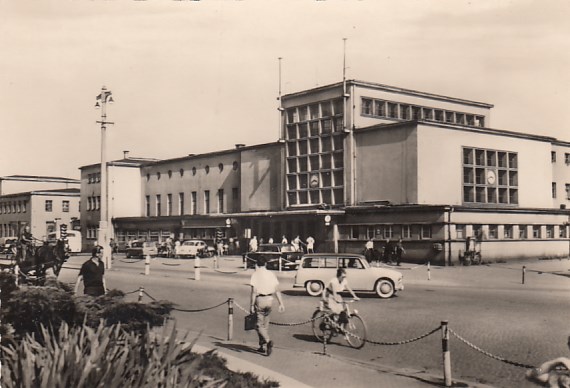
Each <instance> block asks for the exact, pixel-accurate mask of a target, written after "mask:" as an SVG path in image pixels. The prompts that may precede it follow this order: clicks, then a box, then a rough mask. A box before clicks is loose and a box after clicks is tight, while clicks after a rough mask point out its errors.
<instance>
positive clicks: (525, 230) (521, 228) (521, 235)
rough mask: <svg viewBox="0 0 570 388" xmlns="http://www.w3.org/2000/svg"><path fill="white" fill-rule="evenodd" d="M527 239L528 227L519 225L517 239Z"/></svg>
mask: <svg viewBox="0 0 570 388" xmlns="http://www.w3.org/2000/svg"><path fill="white" fill-rule="evenodd" d="M527 238H528V225H519V239H521V240H526V239H527Z"/></svg>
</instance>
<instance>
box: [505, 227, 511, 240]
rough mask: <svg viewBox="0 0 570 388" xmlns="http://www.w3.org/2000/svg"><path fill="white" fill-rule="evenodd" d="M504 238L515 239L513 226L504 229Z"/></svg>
mask: <svg viewBox="0 0 570 388" xmlns="http://www.w3.org/2000/svg"><path fill="white" fill-rule="evenodd" d="M504 231H505V233H504V238H505V239H512V238H513V226H512V225H505V229H504Z"/></svg>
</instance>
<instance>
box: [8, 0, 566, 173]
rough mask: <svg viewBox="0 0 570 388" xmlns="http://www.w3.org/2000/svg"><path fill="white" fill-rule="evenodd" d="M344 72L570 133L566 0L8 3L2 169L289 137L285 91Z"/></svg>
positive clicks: (511, 121) (524, 127) (176, 153)
mask: <svg viewBox="0 0 570 388" xmlns="http://www.w3.org/2000/svg"><path fill="white" fill-rule="evenodd" d="M343 38H347V44H346V55H347V67H348V69H347V78H348V79H359V80H363V81H370V82H378V83H382V84H387V85H392V86H399V87H404V88H410V89H415V90H421V91H425V92H430V93H436V94H443V95H448V96H452V97H458V98H463V99H468V100H475V101H480V102H486V103H491V104H494V105H495V107H494V108H493V110H492V113H491V126H492V127H493V128H497V129H506V130H511V131H518V132H525V133H535V134H539V135H547V136H553V137H556V138H559V139H561V140H566V141H570V106H569V102H570V2H569V1H567V0H560V1H550V0H538V1H530V0H517V1H503V0H491V1H486V0H472V1H462V0H421V1H412V0H400V1H396V0H390V1H384V0H362V1H356V0H344V1H341V0H325V1H313V0H302V1H301V0H281V1H274V0H243V1H233V0H225V1H214V0H202V1H158V0H149V1H98V0H95V1H82V0H74V1H67V0H43V1H29V0H18V1H16V0H0V88H1V89H0V118H1V122H0V135H1V137H0V139H1V140H0V147H1V148H0V176H5V175H16V174H18V175H19V174H23V175H49V176H62V177H69V178H79V170H78V168H79V167H80V166H83V165H88V164H93V163H98V162H100V127H99V125H98V124H96V121H97V120H99V119H100V111H98V110H96V109H95V108H94V104H95V97H96V96H97V95H98V94H99V93H100V90H101V87H102V86H103V85H105V86H106V87H107V88H108V89H109V90H111V91H112V93H113V98H114V99H115V104H113V105H111V106H110V107H109V109H108V120H110V121H114V122H115V125H114V126H111V127H110V128H109V129H108V137H107V139H108V151H107V152H108V156H109V158H110V159H120V158H122V155H123V154H122V151H123V150H129V151H130V152H131V153H130V155H131V156H139V157H154V158H160V159H166V158H175V157H181V156H184V155H186V154H189V153H203V152H209V151H217V150H224V149H228V148H233V147H234V144H236V143H245V144H248V145H251V144H261V143H268V142H273V141H276V140H277V139H278V113H277V109H276V108H277V106H278V102H277V100H276V97H277V96H278V86H279V71H278V70H279V65H278V64H279V62H278V59H277V58H278V57H282V58H283V60H282V89H283V94H287V93H292V92H297V91H300V90H303V89H307V88H312V87H315V86H318V85H326V84H330V83H334V82H339V81H341V80H342V60H343Z"/></svg>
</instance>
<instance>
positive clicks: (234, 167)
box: [232, 161, 239, 171]
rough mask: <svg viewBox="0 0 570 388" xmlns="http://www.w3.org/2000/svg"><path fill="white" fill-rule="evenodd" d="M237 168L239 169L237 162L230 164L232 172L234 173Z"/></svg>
mask: <svg viewBox="0 0 570 388" xmlns="http://www.w3.org/2000/svg"><path fill="white" fill-rule="evenodd" d="M238 167H239V164H238V162H235V161H234V162H233V163H232V168H233V170H234V171H237V169H238Z"/></svg>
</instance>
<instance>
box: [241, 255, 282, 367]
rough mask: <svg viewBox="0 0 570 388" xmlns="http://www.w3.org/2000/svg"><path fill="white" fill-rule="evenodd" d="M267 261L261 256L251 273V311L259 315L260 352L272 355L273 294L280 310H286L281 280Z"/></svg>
mask: <svg viewBox="0 0 570 388" xmlns="http://www.w3.org/2000/svg"><path fill="white" fill-rule="evenodd" d="M265 264H266V261H265V260H264V259H263V258H261V259H260V260H259V261H258V263H257V268H256V270H255V272H254V273H253V275H251V281H250V283H249V284H250V285H251V307H250V309H251V312H252V313H255V314H256V315H257V328H256V329H257V335H258V337H259V349H257V351H258V352H260V353H265V354H266V355H267V356H269V355H271V351H272V350H273V341H271V338H269V316H270V314H271V307H272V305H273V296H274V295H275V296H276V297H277V301H278V302H279V312H283V311H285V305H283V297H282V296H281V292H280V291H279V280H277V277H276V276H275V274H274V273H273V272H269V271H268V270H267V268H266V266H265Z"/></svg>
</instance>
